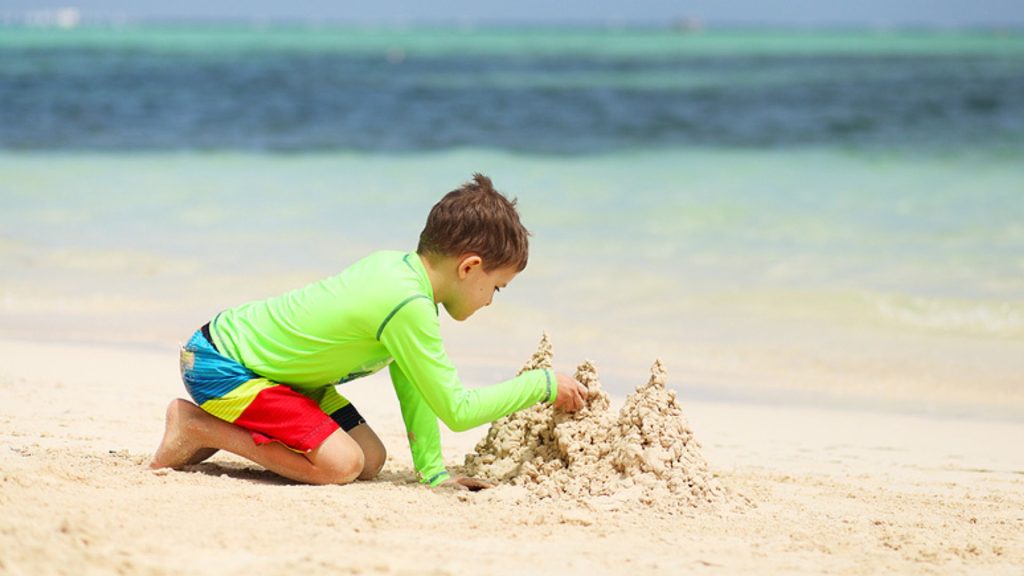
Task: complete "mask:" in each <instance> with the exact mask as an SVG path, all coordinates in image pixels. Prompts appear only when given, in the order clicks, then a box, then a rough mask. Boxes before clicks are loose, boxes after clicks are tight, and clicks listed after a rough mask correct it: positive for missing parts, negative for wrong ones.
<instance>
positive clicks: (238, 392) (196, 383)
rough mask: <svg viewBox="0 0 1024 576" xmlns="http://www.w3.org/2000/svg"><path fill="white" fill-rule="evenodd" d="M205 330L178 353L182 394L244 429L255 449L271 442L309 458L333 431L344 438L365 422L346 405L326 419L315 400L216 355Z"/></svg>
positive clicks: (215, 348) (349, 405) (206, 329)
mask: <svg viewBox="0 0 1024 576" xmlns="http://www.w3.org/2000/svg"><path fill="white" fill-rule="evenodd" d="M208 326H209V324H207V325H206V326H203V327H202V328H201V329H199V330H197V331H196V333H195V334H193V335H192V338H191V339H190V340H189V341H188V344H186V345H185V346H184V347H183V348H182V349H181V379H182V380H183V381H184V382H185V389H186V390H188V393H189V395H190V396H192V400H194V401H195V403H196V404H198V405H199V407H200V408H202V409H203V410H205V411H206V412H209V413H210V414H213V415H214V416H216V417H218V418H220V419H222V420H226V421H228V422H232V423H234V424H236V425H238V426H241V427H242V428H245V429H246V430H248V431H249V432H250V433H251V434H252V438H253V440H254V441H255V442H256V443H257V444H267V443H269V442H274V441H277V442H281V443H282V444H284V445H285V446H287V447H289V448H291V449H292V450H295V451H298V452H310V451H312V450H314V449H316V448H317V447H318V446H320V444H322V443H323V441H324V440H326V439H327V437H328V436H330V435H331V434H332V433H333V432H334V431H335V430H337V429H338V428H341V429H343V430H345V431H346V432H348V431H349V430H351V429H353V428H355V427H356V426H358V425H360V424H363V423H365V422H366V421H365V420H363V417H362V416H360V415H359V411H358V410H356V408H355V406H353V405H352V404H351V403H350V402H348V400H344V402H345V404H344V405H343V406H342V407H341V408H338V409H336V410H334V412H332V413H331V414H330V415H328V414H326V413H325V412H324V411H323V410H322V409H321V408H320V405H319V404H318V402H317V400H316V399H314V398H312V397H310V396H306V395H304V394H302V393H300V392H298V391H296V390H295V389H293V388H290V387H289V386H287V385H284V384H280V383H277V382H271V381H270V380H267V379H266V378H263V377H262V376H260V375H259V374H256V373H255V372H253V371H252V370H249V369H248V368H246V367H245V366H243V365H242V364H240V363H238V362H236V361H234V360H232V359H231V358H228V357H227V356H225V355H223V354H221V353H220V352H219V351H218V350H217V347H216V346H215V345H214V344H213V341H212V339H211V338H210V336H209V328H208ZM335 405H336V401H335Z"/></svg>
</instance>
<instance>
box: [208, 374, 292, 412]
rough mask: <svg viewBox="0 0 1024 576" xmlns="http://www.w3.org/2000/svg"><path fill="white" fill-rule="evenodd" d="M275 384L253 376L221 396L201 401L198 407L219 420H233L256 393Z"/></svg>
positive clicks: (250, 402)
mask: <svg viewBox="0 0 1024 576" xmlns="http://www.w3.org/2000/svg"><path fill="white" fill-rule="evenodd" d="M277 385H278V384H275V383H274V382H271V381H270V380H267V379H266V378H253V379H252V380H249V381H248V382H246V383H245V384H242V385H241V386H239V387H238V388H235V389H234V390H232V391H231V392H228V393H227V394H225V395H224V396H223V397H221V398H211V399H210V400H207V401H206V402H203V404H202V406H200V407H201V408H202V409H203V410H205V411H206V412H209V413H210V414H213V415H214V416H216V417H217V418H220V419H221V420H227V421H228V422H234V421H235V420H237V419H238V417H239V416H241V415H242V412H245V409H246V408H248V407H249V404H252V401H253V400H255V399H256V395H257V394H259V393H260V392H262V391H263V390H266V389H267V388H273V387H274V386H277Z"/></svg>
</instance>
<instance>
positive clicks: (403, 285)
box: [210, 251, 557, 485]
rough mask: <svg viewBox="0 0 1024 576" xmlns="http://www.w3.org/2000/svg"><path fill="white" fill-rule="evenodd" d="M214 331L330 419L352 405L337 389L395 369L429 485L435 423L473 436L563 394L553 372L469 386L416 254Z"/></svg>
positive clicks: (355, 269)
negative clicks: (449, 349)
mask: <svg viewBox="0 0 1024 576" xmlns="http://www.w3.org/2000/svg"><path fill="white" fill-rule="evenodd" d="M210 334H211V338H212V340H213V344H214V345H216V347H217V349H218V350H219V351H220V353H222V354H223V355H225V356H227V357H228V358H231V359H233V360H235V361H237V362H238V363H239V364H241V365H242V366H244V367H245V368H246V369H248V370H250V371H252V372H253V373H255V374H258V375H259V376H260V377H262V378H266V379H267V380H269V381H272V382H279V383H286V384H287V385H288V386H290V387H292V388H294V389H295V390H296V391H298V392H300V393H302V394H304V395H307V396H311V397H316V398H319V406H320V408H321V409H322V410H323V411H324V412H325V413H328V414H330V413H332V412H333V411H335V410H337V409H339V408H341V407H342V406H344V405H345V404H347V403H348V401H347V400H345V398H344V397H343V396H341V395H340V394H339V393H338V392H337V391H336V390H335V388H334V387H335V385H338V384H343V383H345V382H348V381H350V380H353V379H355V378H359V377H362V376H366V375H368V374H372V373H374V372H377V371H378V370H381V369H382V368H384V367H388V369H389V371H390V374H391V381H392V384H393V385H394V388H395V393H396V395H397V396H398V401H399V403H400V405H401V411H402V419H403V420H404V422H405V426H406V431H407V432H408V437H409V446H410V449H411V451H412V458H413V463H414V465H415V467H416V471H417V473H418V474H419V476H420V479H421V481H423V482H427V483H430V484H431V485H436V484H439V483H440V482H443V481H444V480H445V479H446V478H447V476H448V473H447V471H446V470H445V468H444V463H443V457H442V454H441V438H440V429H439V428H438V423H437V421H438V419H440V420H441V421H443V422H444V423H445V425H447V426H448V427H449V428H451V429H452V430H456V431H461V430H467V429H469V428H473V427H475V426H479V425H480V424H484V423H487V422H492V421H494V420H497V419H498V418H501V417H502V416H506V415H508V414H511V413H512V412H515V411H517V410H521V409H523V408H526V407H529V406H532V405H533V404H536V403H537V402H540V401H544V400H547V401H548V402H553V401H554V399H555V396H556V394H557V389H556V386H555V377H554V373H552V372H551V371H550V370H531V371H528V372H524V373H523V374H520V375H519V376H517V377H516V378H513V379H510V380H506V381H504V382H501V383H498V384H495V385H492V386H488V387H484V388H475V389H467V388H465V387H464V386H463V385H462V382H461V381H460V380H459V377H458V373H457V372H456V370H455V367H454V366H452V363H451V361H450V360H449V359H448V356H447V354H446V353H445V350H444V345H443V342H442V340H441V325H440V319H439V317H438V310H437V305H436V304H435V303H434V293H433V288H432V287H431V285H430V280H429V278H428V277H427V272H426V269H425V268H424V267H423V263H422V261H421V260H420V258H419V256H418V255H417V254H416V253H402V252H393V251H384V252H376V253H374V254H371V255H370V256H367V257H366V258H363V259H362V260H360V261H358V262H356V263H355V264H352V265H351V266H349V267H348V268H346V269H345V270H343V271H342V272H341V273H340V274H338V275H336V276H332V277H330V278H326V279H324V280H321V281H319V282H315V283H313V284H310V285H308V286H305V287H303V288H299V289H297V290H294V291H292V292H289V293H287V294H284V295H281V296H277V297H274V298H269V299H267V300H261V301H257V302H250V303H247V304H243V305H241V306H238V307H236V308H232V309H229V310H225V311H223V312H221V313H220V314H218V315H217V317H216V318H215V319H214V320H213V322H212V325H211V329H210Z"/></svg>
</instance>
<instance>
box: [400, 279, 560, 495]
mask: <svg viewBox="0 0 1024 576" xmlns="http://www.w3.org/2000/svg"><path fill="white" fill-rule="evenodd" d="M380 341H381V343H382V344H384V346H385V347H386V348H387V349H388V352H389V353H390V354H391V356H392V357H393V358H394V359H395V361H394V363H393V364H392V368H391V375H392V382H393V383H394V385H395V391H396V394H398V397H399V402H400V403H401V404H402V414H403V419H405V423H406V427H407V431H408V432H409V434H410V440H411V442H410V447H411V448H412V451H413V460H414V462H415V463H416V466H417V471H418V472H419V473H420V475H421V476H424V480H428V479H429V478H430V476H431V475H432V474H436V473H437V472H436V471H435V469H436V468H437V467H438V466H439V465H440V464H438V463H440V462H442V458H441V448H440V433H439V431H438V429H437V418H440V419H441V421H442V422H444V423H445V425H446V426H448V428H450V429H451V430H454V431H457V432H459V431H463V430H468V429H470V428H473V427H476V426H479V425H481V424H484V423H487V422H493V421H494V420H497V419H498V418H501V417H502V416H506V415H508V414H511V413H512V412H515V411H517V410H522V409H523V408H526V407H528V406H532V405H534V404H536V403H537V402H540V401H542V400H547V401H549V402H553V401H554V399H555V396H556V395H557V392H558V391H557V388H556V385H557V384H556V381H555V375H554V373H553V372H552V371H551V370H530V371H527V372H524V373H522V374H520V375H519V376H517V377H515V378H512V379H510V380H506V381H504V382H501V383H498V384H494V385H492V386H487V387H484V388H475V389H467V388H465V387H463V385H462V382H461V381H460V380H459V377H458V373H457V372H456V370H455V367H454V366H452V364H451V361H450V360H449V359H448V355H447V354H446V353H445V351H444V345H443V342H442V340H441V326H440V322H439V321H438V317H437V309H436V308H435V307H434V304H433V303H432V302H430V301H429V300H428V299H426V298H417V299H415V300H412V301H410V302H408V303H407V304H406V305H405V306H402V307H401V308H400V309H399V310H398V311H396V312H395V313H394V314H393V316H392V318H391V319H390V321H389V322H388V323H387V324H386V325H385V326H384V327H383V328H382V330H381V331H380ZM396 375H397V376H398V379H397V380H396V379H395V376H396ZM406 388H408V390H406ZM414 392H415V394H414ZM418 402H419V403H420V404H425V405H426V407H427V408H429V411H430V412H432V413H433V415H434V416H435V418H427V417H426V416H425V415H423V414H422V411H423V406H420V405H418V404H417V403H418ZM407 403H410V404H409V406H408V407H407V406H406V404H407ZM407 410H408V411H409V415H408V417H407V415H406V412H407ZM434 438H436V440H434ZM421 440H423V441H424V444H423V447H422V448H418V447H417V446H416V445H415V444H417V443H419V442H420V441H421ZM418 450H422V451H423V453H422V454H420V455H419V456H417V451H418ZM428 453H429V454H430V455H428ZM417 458H419V460H417ZM421 464H422V466H423V468H421V467H420V466H421Z"/></svg>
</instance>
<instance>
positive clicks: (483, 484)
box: [441, 476, 494, 492]
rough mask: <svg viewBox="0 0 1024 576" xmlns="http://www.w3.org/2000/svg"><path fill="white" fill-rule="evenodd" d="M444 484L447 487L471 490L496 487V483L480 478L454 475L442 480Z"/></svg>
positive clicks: (476, 490) (477, 490)
mask: <svg viewBox="0 0 1024 576" xmlns="http://www.w3.org/2000/svg"><path fill="white" fill-rule="evenodd" d="M441 485H442V486H445V487H446V488H454V489H455V490H469V491H470V492H479V491H480V490H486V489H488V488H494V484H491V483H490V482H487V481H486V480H481V479H479V478H470V477H469V476H452V477H451V478H449V479H447V480H445V481H444V482H441Z"/></svg>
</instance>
